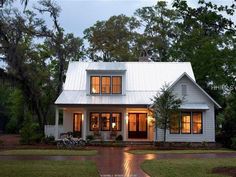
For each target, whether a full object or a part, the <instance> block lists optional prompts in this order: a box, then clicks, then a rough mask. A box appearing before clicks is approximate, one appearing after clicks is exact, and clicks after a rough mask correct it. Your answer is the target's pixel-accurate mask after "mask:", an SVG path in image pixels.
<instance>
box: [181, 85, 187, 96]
mask: <svg viewBox="0 0 236 177" xmlns="http://www.w3.org/2000/svg"><path fill="white" fill-rule="evenodd" d="M181 90H182V96H186V95H187V85H185V84H183V85H181Z"/></svg>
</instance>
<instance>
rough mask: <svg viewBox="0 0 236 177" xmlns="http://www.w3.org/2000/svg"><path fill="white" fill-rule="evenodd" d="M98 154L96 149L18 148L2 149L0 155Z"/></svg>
mask: <svg viewBox="0 0 236 177" xmlns="http://www.w3.org/2000/svg"><path fill="white" fill-rule="evenodd" d="M96 154H97V151H96V150H58V149H17V150H6V151H0V155H49V156H53V155H62V156H91V155H96Z"/></svg>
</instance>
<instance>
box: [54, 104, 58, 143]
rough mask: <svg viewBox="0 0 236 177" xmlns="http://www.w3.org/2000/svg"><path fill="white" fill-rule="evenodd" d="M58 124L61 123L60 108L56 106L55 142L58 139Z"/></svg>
mask: <svg viewBox="0 0 236 177" xmlns="http://www.w3.org/2000/svg"><path fill="white" fill-rule="evenodd" d="M58 122H59V108H58V107H57V106H56V108H55V134H54V137H55V140H56V139H58Z"/></svg>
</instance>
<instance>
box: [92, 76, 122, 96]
mask: <svg viewBox="0 0 236 177" xmlns="http://www.w3.org/2000/svg"><path fill="white" fill-rule="evenodd" d="M90 93H91V94H111V93H112V94H121V93H122V77H121V76H91V78H90Z"/></svg>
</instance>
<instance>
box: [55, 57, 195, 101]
mask: <svg viewBox="0 0 236 177" xmlns="http://www.w3.org/2000/svg"><path fill="white" fill-rule="evenodd" d="M106 70H107V71H125V84H124V85H125V87H126V91H125V95H108V96H105V95H103V96H92V95H87V92H86V85H87V84H86V82H87V72H88V71H98V72H99V71H101V72H102V71H106ZM183 73H187V74H188V75H189V76H190V77H191V79H192V80H194V81H195V77H194V74H193V70H192V67H191V64H190V63H189V62H112V63H111V62H70V63H69V67H68V71H67V73H66V81H65V84H64V89H63V92H62V93H61V95H60V96H59V97H58V99H57V100H56V102H55V104H125V105H139V104H140V105H147V104H151V98H153V96H154V95H155V94H156V93H157V91H159V89H160V88H161V87H162V86H163V84H165V83H167V84H172V83H174V81H176V80H177V79H178V78H179V77H180V76H181V75H182V74H183Z"/></svg>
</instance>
